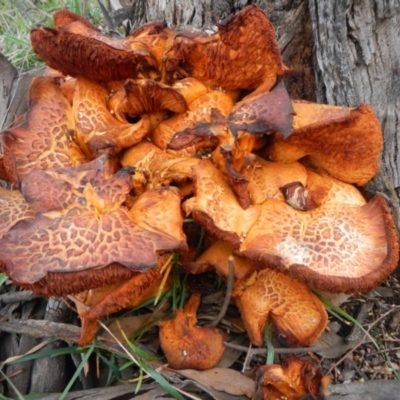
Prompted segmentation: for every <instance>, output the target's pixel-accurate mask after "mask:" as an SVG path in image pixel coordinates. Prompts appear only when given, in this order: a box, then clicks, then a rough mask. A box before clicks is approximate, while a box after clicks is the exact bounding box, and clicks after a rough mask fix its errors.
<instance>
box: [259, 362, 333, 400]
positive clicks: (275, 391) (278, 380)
mask: <svg viewBox="0 0 400 400" xmlns="http://www.w3.org/2000/svg"><path fill="white" fill-rule="evenodd" d="M315 364H316V363H315V362H313V361H308V360H305V359H302V358H300V357H297V356H289V357H286V358H284V359H283V360H282V365H276V364H270V365H263V366H261V367H259V368H258V369H257V378H256V379H257V386H258V390H257V393H258V391H259V390H260V391H261V393H262V396H263V398H264V399H268V400H281V399H283V398H285V399H288V400H298V399H302V398H303V396H304V395H307V394H309V395H310V396H311V397H310V398H313V399H316V398H322V397H320V396H323V397H325V396H324V394H325V393H324V389H325V387H326V386H327V385H328V383H329V379H327V378H326V377H324V376H323V375H322V372H321V370H320V369H319V368H318V367H317V365H315ZM307 398H308V397H307Z"/></svg>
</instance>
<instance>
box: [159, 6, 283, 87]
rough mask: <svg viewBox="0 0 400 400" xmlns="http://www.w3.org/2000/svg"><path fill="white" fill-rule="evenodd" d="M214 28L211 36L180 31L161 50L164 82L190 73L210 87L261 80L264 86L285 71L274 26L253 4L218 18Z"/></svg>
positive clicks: (249, 84)
mask: <svg viewBox="0 0 400 400" xmlns="http://www.w3.org/2000/svg"><path fill="white" fill-rule="evenodd" d="M255 26H256V27H257V29H254V27H255ZM218 28H219V29H218V32H217V33H215V34H214V35H211V36H206V35H204V34H199V35H195V34H193V33H185V32H182V33H179V34H178V35H177V36H176V37H175V40H174V42H173V45H172V46H171V48H170V49H169V50H168V51H166V53H165V78H166V81H167V82H171V81H173V80H175V79H180V78H185V77H188V76H193V77H195V78H196V79H199V80H201V81H202V82H203V83H205V84H206V85H207V86H210V87H222V88H224V89H255V88H256V87H258V86H259V85H261V84H264V85H265V87H266V89H267V90H268V89H269V88H271V87H272V86H273V85H274V84H275V81H276V78H277V76H280V75H283V74H284V73H286V72H287V71H288V68H286V67H285V66H284V65H283V63H282V59H281V55H280V52H279V47H278V44H277V42H276V37H275V31H274V28H273V26H272V24H271V23H270V22H269V21H268V19H267V17H266V16H265V14H264V12H263V11H262V10H261V9H259V8H258V7H256V6H255V5H250V6H248V7H246V8H244V9H243V10H242V11H240V12H239V13H237V14H235V15H232V16H230V17H228V18H226V19H225V20H223V21H221V22H220V23H219V26H218Z"/></svg>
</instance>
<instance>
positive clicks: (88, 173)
mask: <svg viewBox="0 0 400 400" xmlns="http://www.w3.org/2000/svg"><path fill="white" fill-rule="evenodd" d="M133 172H134V169H133V168H123V169H120V170H119V171H117V173H115V174H114V167H113V165H112V163H111V161H110V160H109V159H108V158H107V157H106V156H105V155H104V156H101V157H99V158H97V159H96V160H93V161H91V162H89V163H86V164H82V165H79V166H77V167H70V168H60V169H55V170H46V171H32V172H30V173H29V174H28V175H26V176H25V178H24V179H23V181H22V183H21V192H22V194H23V195H24V197H25V199H26V200H27V201H28V203H29V204H30V205H31V206H32V208H33V209H35V211H37V212H40V213H45V212H48V211H62V210H67V209H71V208H74V207H78V208H82V209H88V208H89V209H95V210H96V211H97V212H99V213H105V212H112V211H115V210H116V209H117V208H118V207H119V206H121V204H122V203H123V202H124V201H125V199H126V196H127V194H128V193H129V192H130V190H131V189H132V179H131V174H132V173H133Z"/></svg>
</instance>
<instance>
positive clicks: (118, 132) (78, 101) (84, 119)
mask: <svg viewBox="0 0 400 400" xmlns="http://www.w3.org/2000/svg"><path fill="white" fill-rule="evenodd" d="M108 95H109V92H108V90H107V89H106V88H105V87H104V86H102V85H101V84H99V83H97V82H94V81H91V80H89V79H85V78H82V77H80V78H78V79H77V84H76V89H75V95H74V99H73V112H74V115H75V118H76V128H77V132H76V135H75V140H76V142H77V143H78V144H79V146H80V147H81V148H83V149H85V150H86V153H88V155H91V154H92V153H93V152H94V153H103V152H106V153H108V154H110V155H115V154H118V153H119V152H120V151H121V150H122V149H124V148H127V147H130V146H132V145H134V144H136V143H138V142H140V141H141V140H142V138H143V137H144V136H145V135H146V134H148V133H149V132H150V129H151V124H150V121H149V119H146V118H142V119H141V120H139V121H138V122H137V123H135V124H129V123H127V122H125V123H124V122H121V121H119V120H117V119H116V118H115V117H114V116H113V115H112V114H111V113H110V111H109V110H108V107H107V102H106V100H107V97H108Z"/></svg>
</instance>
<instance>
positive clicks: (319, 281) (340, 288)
mask: <svg viewBox="0 0 400 400" xmlns="http://www.w3.org/2000/svg"><path fill="white" fill-rule="evenodd" d="M240 251H241V254H243V255H244V256H245V257H249V258H251V259H253V260H256V261H257V262H261V263H266V264H269V265H271V266H274V267H277V268H280V269H282V270H285V271H287V272H288V273H289V274H290V275H291V276H293V277H295V278H297V279H298V280H300V281H302V282H305V283H307V284H308V285H310V286H312V287H314V288H317V289H321V290H325V291H327V292H331V293H342V292H344V293H355V292H359V291H366V290H369V289H371V288H373V287H374V286H376V285H378V284H379V283H380V282H382V281H383V280H384V279H386V277H387V276H388V275H389V274H390V273H391V272H392V271H393V270H394V269H395V268H396V265H397V260H398V244H397V237H396V232H395V228H394V223H393V220H392V218H391V216H390V212H389V209H388V206H387V204H386V202H385V200H384V199H383V197H382V196H379V195H376V196H375V197H374V198H373V199H372V200H371V201H370V202H369V203H368V204H366V205H362V206H360V205H358V204H356V205H346V204H343V203H335V204H333V202H332V201H326V202H324V203H323V204H322V205H321V206H320V207H317V208H315V209H313V210H311V211H307V212H303V211H297V210H294V209H293V208H292V207H291V206H289V205H287V204H285V203H282V202H281V201H279V200H275V199H271V200H267V201H265V202H264V204H263V205H262V206H261V214H260V216H259V218H258V220H257V221H256V223H255V224H254V225H253V227H252V228H251V229H250V231H249V232H248V234H247V237H246V238H245V240H244V241H243V243H242V245H241V247H240Z"/></svg>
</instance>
